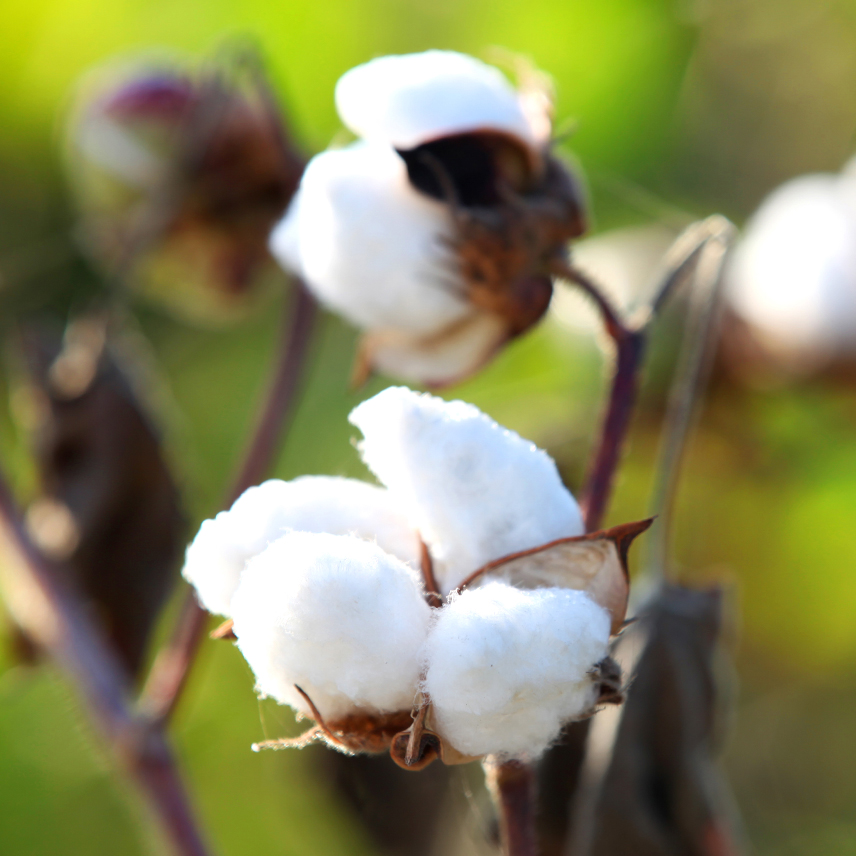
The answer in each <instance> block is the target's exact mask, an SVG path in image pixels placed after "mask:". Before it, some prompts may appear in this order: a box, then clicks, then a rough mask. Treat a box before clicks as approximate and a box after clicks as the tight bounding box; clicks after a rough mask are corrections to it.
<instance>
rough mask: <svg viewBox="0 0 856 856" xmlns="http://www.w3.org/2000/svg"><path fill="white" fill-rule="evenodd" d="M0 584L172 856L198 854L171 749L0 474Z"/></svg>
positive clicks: (202, 852)
mask: <svg viewBox="0 0 856 856" xmlns="http://www.w3.org/2000/svg"><path fill="white" fill-rule="evenodd" d="M0 545H2V552H3V561H2V562H0V586H2V588H3V591H4V595H5V602H6V604H7V606H8V608H9V610H10V613H11V614H12V616H13V618H14V619H15V621H16V623H17V624H18V625H19V626H20V627H21V628H22V629H23V631H24V632H25V633H26V634H27V636H28V637H29V638H30V639H32V640H33V641H34V642H35V643H36V644H38V645H39V647H40V648H42V649H43V650H44V651H46V652H47V653H48V654H49V655H50V656H51V657H52V658H53V659H54V660H55V661H56V662H57V663H58V664H59V665H60V666H61V668H62V669H63V670H64V671H65V672H66V673H67V674H68V675H69V676H70V677H71V679H72V680H73V681H74V683H75V684H76V685H77V687H78V689H79V691H80V694H81V696H82V697H83V699H84V701H85V702H86V705H87V707H88V708H89V711H90V715H91V716H92V718H93V720H94V721H95V722H96V723H97V725H98V731H99V733H100V734H101V736H102V737H103V738H104V739H105V741H106V742H107V744H108V746H109V747H110V749H111V750H112V751H113V753H114V755H115V756H116V757H117V758H118V759H119V761H120V763H121V764H122V766H123V767H124V769H125V770H126V772H127V773H128V774H129V776H130V777H131V778H132V779H133V780H134V781H135V782H136V784H137V785H138V786H139V788H140V790H141V791H142V792H143V793H144V794H145V796H146V798H147V801H148V804H149V807H150V808H151V810H152V812H153V814H154V815H155V816H156V818H157V820H158V822H159V824H160V826H161V827H162V829H163V831H164V833H165V834H166V836H167V838H168V839H169V841H170V844H171V847H172V850H173V851H174V853H175V854H176V856H206V854H207V853H208V850H207V849H206V847H205V845H204V843H203V841H202V837H201V835H200V833H199V832H198V830H197V827H196V822H195V820H194V817H193V812H192V810H191V807H190V803H189V800H188V797H187V793H186V791H185V789H184V786H183V784H182V781H181V777H180V776H179V773H178V770H177V767H176V764H175V759H174V757H173V755H172V751H171V749H170V747H169V745H168V743H167V741H166V739H165V737H164V735H163V733H162V732H161V731H157V730H151V729H150V728H149V725H148V723H147V721H146V720H145V719H144V718H142V717H140V716H138V715H137V714H136V712H135V711H134V707H133V701H132V697H131V693H130V687H129V685H128V680H127V678H126V676H125V673H124V671H123V670H122V668H121V667H120V666H119V663H118V662H117V661H116V659H115V657H114V656H113V654H112V652H111V651H110V650H109V648H108V647H107V645H106V644H105V642H104V640H103V639H102V638H101V636H100V634H99V633H98V632H97V630H96V629H95V628H94V627H93V626H92V624H91V623H90V622H89V621H88V619H87V617H86V615H85V614H84V611H83V609H82V608H81V606H80V603H79V602H78V600H77V598H76V597H75V596H74V594H73V592H72V591H71V590H70V589H69V588H68V587H67V585H65V584H64V582H63V579H62V576H61V573H60V569H59V567H57V566H55V565H53V564H51V563H49V562H48V561H47V560H46V559H45V558H44V557H43V556H42V554H41V553H40V552H39V551H38V549H37V548H36V547H35V545H33V543H32V541H31V540H30V538H29V536H28V534H27V532H26V529H25V527H24V524H23V521H22V520H21V516H20V514H19V513H18V509H17V506H16V504H15V501H14V499H13V497H12V493H11V491H10V490H9V489H8V487H7V485H6V483H5V480H4V479H3V478H2V476H0Z"/></svg>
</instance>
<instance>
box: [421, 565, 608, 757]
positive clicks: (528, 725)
mask: <svg viewBox="0 0 856 856" xmlns="http://www.w3.org/2000/svg"><path fill="white" fill-rule="evenodd" d="M609 624H610V618H609V615H608V613H607V611H606V610H605V609H603V608H602V607H600V606H598V605H597V604H596V603H595V602H594V601H593V600H591V598H589V596H588V595H587V594H585V593H583V592H579V591H572V590H569V589H558V588H548V589H536V590H533V591H521V590H519V589H515V588H513V587H511V586H508V585H506V584H504V583H498V582H493V583H488V584H486V585H484V586H482V587H481V588H477V589H472V590H467V591H465V592H463V594H461V595H458V596H453V598H452V601H451V602H450V603H449V604H448V605H447V606H446V607H444V608H443V609H442V610H441V611H440V612H439V614H438V615H437V619H436V623H435V624H434V626H433V628H432V630H431V633H430V635H429V637H428V639H427V641H426V643H425V646H424V648H423V649H422V658H423V662H424V663H425V664H426V672H425V679H424V682H423V684H424V689H425V691H426V692H427V693H428V695H429V697H430V699H431V703H432V705H433V713H434V718H435V723H436V727H437V730H438V733H439V734H440V735H441V736H442V737H443V738H444V739H446V740H448V741H449V742H450V743H451V744H452V745H453V746H454V747H455V748H456V749H457V750H458V751H460V752H463V753H464V754H466V755H483V754H489V753H497V754H500V755H507V756H511V757H523V758H534V757H537V756H538V755H540V754H541V753H542V752H543V751H544V749H546V748H547V746H548V745H549V744H550V743H551V742H553V741H554V740H555V739H556V738H557V737H558V735H559V732H560V730H561V728H562V725H563V724H564V723H565V722H567V721H569V720H572V719H574V718H577V717H579V716H580V715H582V714H584V713H586V712H588V711H589V710H590V709H591V707H592V705H593V704H594V702H595V698H596V689H595V683H594V681H593V679H592V676H591V675H590V674H589V672H590V671H591V670H592V669H593V667H594V665H595V664H596V663H597V662H599V661H600V660H602V659H603V658H604V657H605V656H606V655H607V646H608V642H609Z"/></svg>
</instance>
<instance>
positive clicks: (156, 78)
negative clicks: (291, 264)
mask: <svg viewBox="0 0 856 856" xmlns="http://www.w3.org/2000/svg"><path fill="white" fill-rule="evenodd" d="M253 62H254V61H253V60H251V59H249V58H244V61H241V62H238V61H237V60H235V61H234V62H229V61H227V60H223V61H221V62H219V63H217V64H215V63H210V64H207V65H203V66H198V65H194V64H193V63H191V62H190V61H188V60H186V59H184V58H178V57H174V56H162V57H145V58H140V59H136V60H135V59H130V60H124V61H115V62H112V63H109V64H107V65H106V66H104V67H101V68H98V69H95V70H94V71H93V72H91V73H90V74H89V75H88V76H87V77H86V78H85V79H84V80H83V81H82V83H81V85H80V87H79V89H78V92H77V94H76V98H75V103H74V105H73V108H72V110H71V113H70V116H69V119H68V128H67V144H66V164H67V169H68V173H69V178H70V181H71V184H72V188H73V190H74V191H75V196H76V199H77V203H78V207H79V209H80V213H81V236H82V239H83V241H84V245H85V247H86V249H87V250H88V251H89V253H90V254H91V255H92V256H93V258H94V259H95V260H96V261H97V262H98V263H99V264H100V265H101V266H102V267H103V268H104V269H105V271H106V272H107V273H108V274H109V275H112V276H115V277H118V278H120V279H121V280H123V281H124V282H130V283H131V284H132V285H134V286H135V288H136V289H137V290H138V291H140V292H141V293H142V294H143V295H145V296H146V297H147V298H149V299H152V300H155V301H156V302H158V303H160V304H161V305H164V306H168V307H169V308H170V309H171V310H173V311H175V312H178V313H179V314H180V315H182V317H185V318H190V319H193V320H197V321H207V322H218V321H219V322H222V321H225V320H231V319H233V318H235V317H240V316H241V314H242V313H244V312H246V311H247V310H248V308H249V307H250V306H251V305H252V304H253V298H256V297H258V292H259V287H260V282H261V280H263V279H265V277H267V278H268V279H270V278H271V270H270V256H269V252H268V249H267V239H268V235H269V233H270V230H271V227H272V226H273V224H274V223H275V222H276V221H277V220H278V219H279V217H281V215H282V212H283V211H284V210H285V208H286V207H287V205H288V202H289V200H290V199H291V196H292V195H293V193H294V190H295V188H296V186H297V183H298V181H299V178H300V174H301V172H302V168H303V161H302V159H301V158H300V157H299V155H298V154H297V153H296V152H295V151H292V150H291V149H290V147H289V144H288V142H287V134H286V133H285V131H284V128H283V126H282V120H281V117H280V116H278V115H277V114H276V112H275V111H274V109H273V108H272V106H271V101H270V98H269V97H268V94H267V92H266V90H265V88H264V87H265V84H264V82H263V79H262V77H261V73H260V71H259V70H258V69H257V68H255V66H254V65H253ZM250 66H252V70H251V68H250ZM266 270H267V273H265V271H266Z"/></svg>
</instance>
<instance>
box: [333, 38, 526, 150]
mask: <svg viewBox="0 0 856 856" xmlns="http://www.w3.org/2000/svg"><path fill="white" fill-rule="evenodd" d="M336 109H337V110H338V111H339V115H340V116H341V117H342V121H343V122H344V123H345V124H346V125H347V126H348V127H349V128H350V129H351V130H352V131H353V132H354V133H355V134H358V135H359V136H361V137H364V138H365V139H368V140H378V141H382V142H385V143H388V144H389V145H391V146H394V147H395V148H400V149H410V148H413V147H414V146H418V145H421V144H422V143H424V142H427V141H429V140H434V139H437V138H438V137H443V136H447V135H449V134H462V133H466V132H468V131H477V130H486V129H490V130H496V131H503V132H505V133H507V134H513V135H514V136H516V137H518V138H520V139H521V140H523V141H524V142H527V143H532V142H533V139H534V135H533V131H532V129H531V128H530V123H529V121H528V120H527V118H526V113H525V111H524V108H523V105H522V104H521V101H520V99H519V97H518V95H517V92H515V90H514V88H513V87H512V86H511V84H510V83H509V82H508V80H506V78H505V77H504V76H503V75H502V73H501V72H499V71H498V70H497V69H495V68H493V67H492V66H489V65H485V63H483V62H481V61H479V60H477V59H475V58H474V57H471V56H466V55H465V54H460V53H455V52H454V51H438V50H431V51H425V52H424V53H416V54H405V55H403V56H384V57H378V58H377V59H373V60H371V61H370V62H367V63H365V64H364V65H358V66H357V67H356V68H352V69H351V70H350V71H348V72H346V73H345V74H344V75H342V77H341V78H340V79H339V82H338V83H337V84H336Z"/></svg>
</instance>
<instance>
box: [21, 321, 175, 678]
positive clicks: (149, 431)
mask: <svg viewBox="0 0 856 856" xmlns="http://www.w3.org/2000/svg"><path fill="white" fill-rule="evenodd" d="M107 337H108V331H107V324H106V321H105V320H104V319H102V318H97V317H84V318H81V319H78V320H77V321H75V322H73V323H72V324H71V325H70V326H69V328H68V329H67V331H66V334H65V339H64V342H63V345H62V347H61V348H57V347H56V346H55V345H51V344H48V343H46V341H45V339H43V338H41V339H40V338H38V337H34V336H30V337H29V338H28V346H27V350H28V356H29V359H30V364H31V368H32V375H33V382H34V390H33V395H34V396H35V397H36V398H37V400H39V401H40V406H39V410H40V411H41V420H40V425H39V427H38V429H37V435H38V436H37V459H38V465H39V470H40V475H41V481H42V488H43V493H42V496H41V497H40V498H39V499H37V500H36V501H35V502H34V503H33V504H32V505H31V506H30V508H29V510H28V513H27V524H28V527H29V529H30V531H31V533H32V535H33V537H34V540H35V541H36V543H37V544H38V545H39V546H40V547H41V548H42V549H43V550H45V552H47V553H49V554H51V555H53V556H54V557H55V558H57V559H60V560H63V562H64V565H65V566H66V567H67V568H68V571H69V574H70V576H71V578H72V580H73V582H74V583H75V584H76V585H77V586H79V588H80V590H81V592H82V593H83V594H84V596H85V597H86V599H87V600H88V602H89V603H90V604H91V605H92V606H93V608H94V611H95V614H96V615H97V617H98V619H99V620H100V621H101V622H102V623H103V626H104V629H105V631H106V633H107V634H108V637H109V639H110V641H111V643H112V645H113V647H114V648H115V650H116V652H117V653H118V655H119V656H120V658H121V660H122V662H123V663H124V664H125V666H126V667H127V669H128V671H129V672H130V673H131V674H134V675H136V674H137V673H138V672H139V670H140V667H141V665H142V663H143V660H144V656H145V653H146V643H147V641H148V638H149V634H150V632H151V630H152V627H153V624H154V622H155V620H156V619H157V616H158V613H159V611H160V609H161V606H162V605H163V603H164V601H165V599H166V597H167V595H168V594H169V591H170V587H171V586H172V584H173V582H174V580H175V576H176V572H177V561H178V559H179V556H180V551H181V547H182V543H183V538H184V516H183V514H182V511H181V507H180V499H179V495H178V490H177V488H176V486H175V483H174V482H173V480H172V477H171V475H170V473H169V470H168V468H167V465H166V462H165V461H164V459H163V456H162V455H161V449H160V440H159V438H158V436H157V433H156V432H155V430H154V428H153V426H152V425H151V424H150V422H149V420H148V418H147V417H146V415H145V414H144V413H143V411H142V409H141V407H140V405H139V403H138V401H137V399H136V396H135V394H134V392H133V390H132V387H131V385H130V383H129V381H128V378H127V376H126V375H125V373H124V372H123V370H122V369H121V368H120V366H119V363H118V362H117V359H116V357H115V356H114V354H113V353H112V352H111V348H110V346H109V344H108V340H107Z"/></svg>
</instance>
